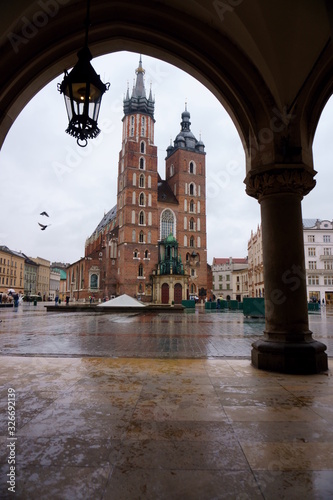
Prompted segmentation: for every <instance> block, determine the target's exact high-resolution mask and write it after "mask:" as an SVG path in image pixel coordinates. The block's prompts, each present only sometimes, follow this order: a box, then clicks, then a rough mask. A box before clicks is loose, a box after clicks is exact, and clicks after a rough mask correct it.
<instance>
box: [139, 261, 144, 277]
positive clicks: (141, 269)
mask: <svg viewBox="0 0 333 500" xmlns="http://www.w3.org/2000/svg"><path fill="white" fill-rule="evenodd" d="M138 276H139V277H140V278H143V265H142V264H139V269H138Z"/></svg>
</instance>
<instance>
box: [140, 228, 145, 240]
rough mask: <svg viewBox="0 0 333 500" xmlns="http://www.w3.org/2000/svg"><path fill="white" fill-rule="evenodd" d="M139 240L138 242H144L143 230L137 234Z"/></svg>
mask: <svg viewBox="0 0 333 500" xmlns="http://www.w3.org/2000/svg"><path fill="white" fill-rule="evenodd" d="M139 242H140V243H144V242H145V235H144V232H143V231H140V234H139Z"/></svg>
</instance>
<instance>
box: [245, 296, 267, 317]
mask: <svg viewBox="0 0 333 500" xmlns="http://www.w3.org/2000/svg"><path fill="white" fill-rule="evenodd" d="M243 314H244V316H251V317H252V318H264V317H265V299H264V298H263V297H245V298H244V299H243Z"/></svg>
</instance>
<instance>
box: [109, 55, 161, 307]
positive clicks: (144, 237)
mask: <svg viewBox="0 0 333 500" xmlns="http://www.w3.org/2000/svg"><path fill="white" fill-rule="evenodd" d="M144 73H145V71H144V69H143V67H142V60H141V57H140V61H139V66H138V68H137V70H136V82H135V85H134V87H133V90H132V95H131V96H130V92H129V89H128V90H127V94H126V97H125V99H124V103H123V104H124V117H123V133H122V149H121V151H120V153H119V164H118V195H117V223H118V226H119V235H118V259H117V263H118V269H117V274H118V277H117V278H118V279H117V282H118V285H117V295H121V294H123V293H127V294H129V295H131V296H139V297H142V298H143V299H144V300H148V301H150V300H151V296H152V290H151V284H150V275H151V274H152V271H153V269H154V267H155V265H156V262H157V259H158V248H157V241H158V226H159V224H158V208H157V192H158V172H157V147H156V146H155V145H154V124H155V119H154V106H155V103H154V99H153V97H152V93H151V90H150V92H149V97H148V98H147V96H146V90H145V83H144Z"/></svg>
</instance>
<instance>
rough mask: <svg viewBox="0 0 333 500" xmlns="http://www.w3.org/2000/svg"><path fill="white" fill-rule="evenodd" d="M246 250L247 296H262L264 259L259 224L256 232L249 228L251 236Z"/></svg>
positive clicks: (263, 288) (263, 294) (263, 291)
mask: <svg viewBox="0 0 333 500" xmlns="http://www.w3.org/2000/svg"><path fill="white" fill-rule="evenodd" d="M247 251H248V263H249V267H248V278H249V285H248V286H249V297H264V296H265V286H264V259H263V252H262V229H261V224H260V226H259V225H258V227H257V232H253V231H252V230H251V238H250V239H249V241H248V245H247Z"/></svg>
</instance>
